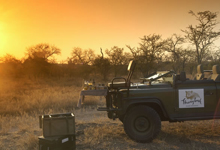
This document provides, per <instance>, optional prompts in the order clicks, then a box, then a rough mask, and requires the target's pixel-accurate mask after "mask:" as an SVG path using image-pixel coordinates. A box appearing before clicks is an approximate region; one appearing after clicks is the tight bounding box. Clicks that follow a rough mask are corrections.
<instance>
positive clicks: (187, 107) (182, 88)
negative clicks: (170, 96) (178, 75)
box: [175, 80, 218, 120]
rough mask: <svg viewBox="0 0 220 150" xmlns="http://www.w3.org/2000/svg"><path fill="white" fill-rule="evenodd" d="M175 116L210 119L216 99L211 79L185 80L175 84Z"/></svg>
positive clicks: (187, 118)
mask: <svg viewBox="0 0 220 150" xmlns="http://www.w3.org/2000/svg"><path fill="white" fill-rule="evenodd" d="M175 91H176V92H175V95H176V101H175V105H176V107H175V111H176V113H175V118H179V119H183V120H185V119H186V120H190V119H204V118H207V119H211V118H213V115H214V112H215V109H216V105H217V103H218V100H217V96H216V94H217V90H216V84H215V82H214V81H213V80H187V81H183V82H179V83H177V84H176V89H175Z"/></svg>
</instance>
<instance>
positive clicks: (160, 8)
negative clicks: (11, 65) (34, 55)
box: [0, 0, 220, 60]
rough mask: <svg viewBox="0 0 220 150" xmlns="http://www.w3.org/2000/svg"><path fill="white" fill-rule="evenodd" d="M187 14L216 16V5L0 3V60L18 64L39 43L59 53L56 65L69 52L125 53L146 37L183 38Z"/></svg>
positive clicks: (179, 1) (172, 1)
mask: <svg viewBox="0 0 220 150" xmlns="http://www.w3.org/2000/svg"><path fill="white" fill-rule="evenodd" d="M189 10H193V11H194V12H198V11H205V10H210V11H212V12H220V0H0V57H1V56H4V55H5V54H6V53H8V54H12V55H14V56H15V57H17V58H18V59H20V58H22V57H24V53H25V50H26V48H27V47H30V46H33V45H36V44H39V43H49V44H51V45H55V46H57V47H58V48H60V49H61V53H62V55H61V56H59V57H56V58H57V59H58V60H65V59H66V58H67V57H68V56H69V55H70V53H71V50H72V48H73V47H81V48H83V49H88V48H91V49H93V50H95V51H96V52H97V53H99V49H100V47H102V49H103V50H105V49H110V48H111V47H113V46H118V47H123V48H124V49H125V50H128V49H127V48H126V46H125V45H130V46H132V47H136V46H138V43H139V42H140V39H139V38H140V37H143V36H144V35H149V34H153V33H156V34H161V35H162V37H163V38H164V39H165V38H167V37H169V36H171V35H172V34H173V33H177V34H182V32H181V31H180V30H181V29H185V28H186V27H187V26H188V25H189V24H193V23H195V18H194V17H192V16H190V15H189V14H188V11H189ZM218 20H219V21H220V14H219V15H218ZM217 29H220V25H218V28H217ZM218 43H220V40H218V41H217V42H216V44H217V45H218ZM218 46H220V44H219V45H218Z"/></svg>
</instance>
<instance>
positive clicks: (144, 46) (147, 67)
mask: <svg viewBox="0 0 220 150" xmlns="http://www.w3.org/2000/svg"><path fill="white" fill-rule="evenodd" d="M165 43H166V41H164V40H162V38H161V36H160V35H156V34H153V35H148V36H144V37H143V38H141V43H139V45H140V47H137V48H132V47H130V46H128V45H127V47H128V48H129V49H130V51H131V53H132V55H133V57H134V59H135V60H136V61H137V63H138V66H137V68H138V69H139V70H140V71H141V72H142V74H143V75H148V74H149V73H150V72H151V71H156V69H157V67H158V64H159V63H160V62H161V61H162V57H163V54H164V46H165Z"/></svg>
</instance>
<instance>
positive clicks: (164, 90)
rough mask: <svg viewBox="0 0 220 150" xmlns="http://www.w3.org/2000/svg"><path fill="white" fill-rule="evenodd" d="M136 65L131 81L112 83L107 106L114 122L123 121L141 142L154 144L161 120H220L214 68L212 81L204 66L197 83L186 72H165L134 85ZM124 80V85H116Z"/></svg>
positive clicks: (130, 69)
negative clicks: (115, 120)
mask: <svg viewBox="0 0 220 150" xmlns="http://www.w3.org/2000/svg"><path fill="white" fill-rule="evenodd" d="M135 65H136V64H135V62H134V61H130V63H129V66H128V72H129V74H128V77H127V78H122V77H119V78H114V79H113V80H112V81H111V83H109V84H108V90H107V96H106V107H100V108H98V110H99V111H107V113H108V117H109V118H110V119H116V118H119V119H120V120H121V121H122V122H123V124H124V130H125V132H126V133H127V135H128V136H129V137H130V138H131V139H133V140H134V141H137V142H150V141H152V140H153V139H154V138H155V137H156V136H157V135H158V134H159V132H160V130H161V121H170V122H177V121H186V120H206V119H219V118H220V109H219V98H220V75H219V69H218V66H217V65H215V66H213V72H212V75H211V76H210V77H209V79H205V78H204V74H203V69H202V66H201V65H199V66H198V67H197V72H198V73H197V75H196V77H195V79H194V80H189V79H187V78H186V74H185V72H181V73H180V74H176V73H175V72H173V71H162V72H156V73H153V74H151V75H150V76H147V77H144V78H141V80H142V81H141V82H140V83H132V82H131V77H132V74H133V72H134V68H135ZM117 80H121V81H122V82H116V81H117Z"/></svg>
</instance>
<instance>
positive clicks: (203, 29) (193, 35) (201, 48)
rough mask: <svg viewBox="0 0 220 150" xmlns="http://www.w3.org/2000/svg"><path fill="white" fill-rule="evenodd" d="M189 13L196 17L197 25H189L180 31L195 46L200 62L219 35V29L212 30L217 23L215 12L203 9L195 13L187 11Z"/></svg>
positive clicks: (199, 62)
mask: <svg viewBox="0 0 220 150" xmlns="http://www.w3.org/2000/svg"><path fill="white" fill-rule="evenodd" d="M189 14H191V15H192V16H194V17H195V18H196V20H197V21H198V25H195V26H193V25H189V26H188V27H187V29H186V30H182V31H183V32H184V33H185V38H186V39H187V40H188V41H189V42H190V43H191V44H192V45H193V46H194V47H195V51H196V58H197V63H198V64H201V63H202V61H203V60H204V57H205V56H206V54H207V53H208V52H209V50H210V47H211V46H212V44H213V42H214V41H215V40H216V39H217V38H218V37H219V35H220V32H219V31H218V32H217V31H214V28H215V27H216V25H217V21H216V18H217V13H216V12H210V11H203V12H198V13H197V14H195V13H194V12H193V11H189Z"/></svg>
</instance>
